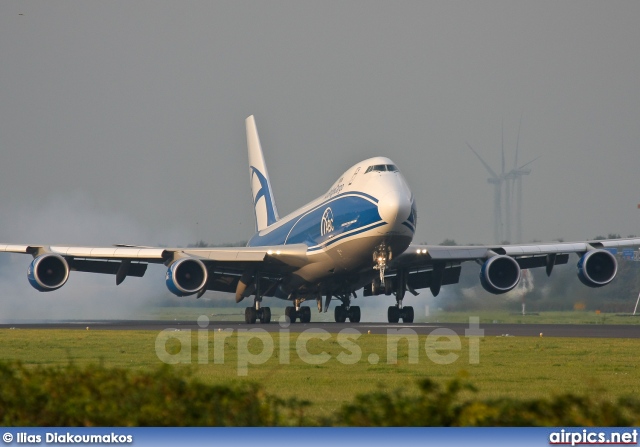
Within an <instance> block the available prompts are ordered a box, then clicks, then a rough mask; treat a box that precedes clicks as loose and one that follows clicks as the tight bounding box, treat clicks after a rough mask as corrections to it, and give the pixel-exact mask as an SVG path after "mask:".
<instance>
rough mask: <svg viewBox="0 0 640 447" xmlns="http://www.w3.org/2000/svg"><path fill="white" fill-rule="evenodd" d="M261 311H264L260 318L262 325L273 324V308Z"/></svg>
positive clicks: (264, 308) (265, 308)
mask: <svg viewBox="0 0 640 447" xmlns="http://www.w3.org/2000/svg"><path fill="white" fill-rule="evenodd" d="M261 310H262V315H261V316H260V323H262V324H269V323H271V308H269V307H263V308H262V309H261Z"/></svg>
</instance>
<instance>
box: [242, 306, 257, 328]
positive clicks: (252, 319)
mask: <svg viewBox="0 0 640 447" xmlns="http://www.w3.org/2000/svg"><path fill="white" fill-rule="evenodd" d="M256 314H257V312H256V308H255V307H247V308H245V309H244V322H245V323H247V324H255V323H256V316H257V315H256Z"/></svg>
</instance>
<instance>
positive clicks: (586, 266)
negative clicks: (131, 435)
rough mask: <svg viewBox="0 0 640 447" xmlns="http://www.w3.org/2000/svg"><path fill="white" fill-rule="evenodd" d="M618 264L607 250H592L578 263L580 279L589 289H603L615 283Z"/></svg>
mask: <svg viewBox="0 0 640 447" xmlns="http://www.w3.org/2000/svg"><path fill="white" fill-rule="evenodd" d="M616 273H618V262H617V261H616V258H615V256H613V255H612V254H611V253H610V252H608V251H607V250H591V251H588V252H586V253H585V254H584V255H583V256H582V257H581V258H580V260H579V261H578V278H580V281H581V282H582V284H584V285H586V286H589V287H602V286H606V285H607V284H609V283H610V282H611V281H613V278H615V277H616Z"/></svg>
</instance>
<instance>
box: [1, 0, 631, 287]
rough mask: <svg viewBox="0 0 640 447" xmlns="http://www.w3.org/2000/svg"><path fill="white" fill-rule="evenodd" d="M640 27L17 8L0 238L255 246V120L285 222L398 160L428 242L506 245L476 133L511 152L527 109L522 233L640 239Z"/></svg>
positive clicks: (537, 15) (513, 7)
mask: <svg viewBox="0 0 640 447" xmlns="http://www.w3.org/2000/svg"><path fill="white" fill-rule="evenodd" d="M639 20H640V2H637V1H624V2H621V1H599V2H590V1H582V0H581V1H562V2H558V1H539V0H536V1H527V2H517V1H468V2H455V1H441V2H433V1H414V2H402V1H385V2H378V1H372V0H367V1H336V2H331V1H313V2H304V1H300V0H295V1H289V2H284V1H279V2H276V1H251V2H245V1H238V0H233V1H228V2H222V1H215V2H212V1H202V2H190V1H180V2H177V1H176V2H164V1H148V2H143V1H134V2H132V1H128V0H127V1H109V2H88V1H56V2H49V1H30V2H22V1H3V2H1V3H0V168H1V170H2V172H1V175H0V207H1V209H2V213H1V217H0V241H2V242H16V243H25V242H26V243H43V242H48V243H75V244H110V243H132V244H158V243H164V244H169V245H176V244H187V243H189V242H193V241H195V240H196V239H204V240H206V241H208V242H217V243H222V242H233V241H239V240H246V239H248V238H249V237H250V236H251V234H252V232H253V229H254V222H253V212H252V210H251V202H250V191H249V181H248V179H249V170H248V166H247V149H246V140H245V133H244V132H245V131H244V119H245V118H246V117H247V116H248V115H251V114H255V116H256V121H257V124H258V130H259V132H260V137H261V140H262V144H263V148H264V150H265V158H266V161H267V165H268V167H269V172H270V175H271V182H272V185H273V188H274V193H275V197H276V200H277V203H278V208H279V210H280V213H281V214H286V213H288V212H290V211H293V210H294V209H295V208H297V207H298V206H301V205H303V204H304V203H306V202H307V201H309V200H311V199H313V198H315V197H316V196H318V195H321V194H323V193H324V192H325V191H326V190H327V189H328V188H329V186H330V185H331V183H333V182H334V181H335V180H336V179H337V178H338V177H339V176H340V174H341V173H342V172H343V171H345V170H346V169H347V168H348V167H349V166H351V165H353V164H354V163H356V162H358V161H360V160H361V159H364V158H368V157H371V156H376V155H385V156H388V157H390V158H391V159H392V160H394V161H395V163H396V164H397V165H398V166H399V168H400V170H401V171H402V172H403V174H404V175H405V177H406V178H407V180H408V182H409V184H410V186H411V187H412V189H413V191H414V193H415V194H416V196H417V199H418V207H419V222H418V232H417V235H416V241H418V242H422V241H427V242H429V243H439V242H440V241H442V240H443V239H444V238H453V239H456V240H457V241H458V242H462V243H466V242H486V243H489V242H492V237H493V230H492V224H491V220H492V206H493V205H492V201H493V196H492V189H491V186H490V185H489V184H487V182H486V179H487V174H486V172H485V171H484V169H483V168H482V166H481V165H480V164H479V162H478V160H476V158H475V157H474V156H473V155H472V154H471V153H470V151H469V150H468V148H467V146H466V142H469V143H470V144H471V145H472V146H474V148H476V149H477V150H478V152H480V154H481V155H482V156H483V157H485V159H487V161H488V162H489V163H491V164H492V166H493V167H494V169H495V170H499V169H500V138H501V136H500V129H501V125H502V123H503V122H504V142H505V149H506V150H507V166H511V164H512V163H513V158H512V157H513V151H514V149H515V144H516V135H517V129H518V121H519V119H520V115H521V114H522V115H523V119H522V131H521V135H520V151H521V154H520V157H521V158H520V161H522V162H526V161H528V160H530V159H533V158H535V157H537V156H541V158H540V159H539V160H538V161H536V162H535V163H534V164H533V165H532V168H533V172H532V173H531V175H530V176H529V177H525V179H524V205H523V208H524V209H523V214H524V218H525V223H524V238H525V240H527V241H529V240H533V239H539V240H546V239H555V238H559V237H562V238H564V239H565V240H579V239H585V238H591V237H593V236H596V235H598V234H606V233H608V232H616V233H620V234H622V235H623V236H626V235H628V234H639V233H640V210H638V209H637V204H638V202H640V187H639V186H640V180H639V179H640V82H639V80H640V26H638V21H639ZM25 268H26V267H25ZM111 280H112V278H111V279H110V280H109V281H111ZM21 285H22V286H24V287H27V286H26V284H21Z"/></svg>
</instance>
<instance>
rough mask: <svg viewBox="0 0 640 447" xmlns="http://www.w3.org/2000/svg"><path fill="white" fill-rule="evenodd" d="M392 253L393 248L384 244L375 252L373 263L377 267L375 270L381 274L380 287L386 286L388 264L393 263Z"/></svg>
mask: <svg viewBox="0 0 640 447" xmlns="http://www.w3.org/2000/svg"><path fill="white" fill-rule="evenodd" d="M391 257H392V253H391V247H387V245H386V244H385V243H384V242H383V243H382V244H380V245H378V248H376V250H375V251H374V252H373V262H375V265H374V266H373V269H374V270H378V271H379V272H380V285H381V286H384V285H385V284H384V271H385V270H386V268H387V262H389V261H391Z"/></svg>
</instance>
